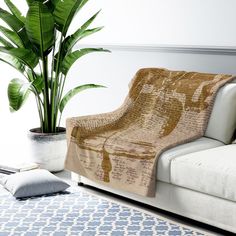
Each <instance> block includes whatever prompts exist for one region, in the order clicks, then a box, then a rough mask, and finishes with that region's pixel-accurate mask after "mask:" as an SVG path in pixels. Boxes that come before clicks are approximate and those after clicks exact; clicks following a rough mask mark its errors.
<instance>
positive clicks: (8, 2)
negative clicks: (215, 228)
mask: <svg viewBox="0 0 236 236" xmlns="http://www.w3.org/2000/svg"><path fill="white" fill-rule="evenodd" d="M4 1H5V3H6V5H7V6H8V8H9V9H10V11H11V13H12V14H13V15H14V16H15V17H16V18H17V19H18V20H20V21H21V22H23V23H24V22H25V17H24V16H23V15H22V13H21V12H20V10H19V9H18V8H17V7H16V6H15V5H14V4H13V3H12V1H11V0H4Z"/></svg>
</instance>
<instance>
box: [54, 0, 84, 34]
mask: <svg viewBox="0 0 236 236" xmlns="http://www.w3.org/2000/svg"><path fill="white" fill-rule="evenodd" d="M87 1H88V0H67V1H54V7H55V9H54V11H53V16H54V19H55V22H56V26H57V29H58V30H59V31H60V32H62V35H63V36H66V34H67V31H68V28H69V26H70V24H71V21H72V20H73V18H74V16H75V14H76V13H77V12H78V11H79V10H80V9H81V8H82V7H83V6H84V4H85V3H86V2H87Z"/></svg>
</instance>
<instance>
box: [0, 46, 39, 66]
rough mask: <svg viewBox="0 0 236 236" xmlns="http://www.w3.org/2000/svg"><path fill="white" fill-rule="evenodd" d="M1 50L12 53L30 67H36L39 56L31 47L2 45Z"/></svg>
mask: <svg viewBox="0 0 236 236" xmlns="http://www.w3.org/2000/svg"><path fill="white" fill-rule="evenodd" d="M0 52H2V53H5V54H8V55H11V56H12V57H15V58H16V59H17V60H19V61H21V62H22V63H23V64H24V65H27V66H28V67H30V68H32V69H33V68H34V67H36V65H37V64H38V62H39V58H38V57H37V56H36V54H34V53H33V52H32V51H31V50H30V49H25V48H5V47H0Z"/></svg>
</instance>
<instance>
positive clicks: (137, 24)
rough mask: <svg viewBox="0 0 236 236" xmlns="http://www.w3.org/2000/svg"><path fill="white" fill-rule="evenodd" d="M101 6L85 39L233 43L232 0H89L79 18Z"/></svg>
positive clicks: (234, 19)
mask: <svg viewBox="0 0 236 236" xmlns="http://www.w3.org/2000/svg"><path fill="white" fill-rule="evenodd" d="M100 8H101V9H102V12H101V14H100V16H99V17H98V19H97V21H96V24H95V25H104V26H105V28H104V30H103V31H102V32H101V33H98V34H97V35H96V36H94V37H90V39H86V40H85V41H86V43H88V42H90V43H99V44H102V43H105V44H113V43H114V44H180V45H183V44H184V45H213V46H215V45H219V46H232V45H236V27H235V22H236V14H235V9H236V1H235V0H204V1H203V0H202V1H201V0H92V1H89V2H88V4H87V6H85V8H84V9H83V10H82V11H81V15H82V16H81V18H88V16H89V15H91V12H95V11H96V10H97V9H100Z"/></svg>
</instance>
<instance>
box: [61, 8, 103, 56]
mask: <svg viewBox="0 0 236 236" xmlns="http://www.w3.org/2000/svg"><path fill="white" fill-rule="evenodd" d="M99 12H100V11H98V12H97V13H96V14H94V15H93V16H92V17H91V18H90V19H88V20H87V21H86V22H85V23H84V24H83V25H82V26H81V27H80V28H79V29H78V30H76V31H75V33H73V34H72V35H70V36H68V37H67V38H66V39H65V41H64V45H63V48H64V50H65V51H67V52H68V51H70V50H71V49H72V47H73V46H74V45H75V44H76V42H78V41H79V40H80V39H81V37H82V35H83V34H84V31H85V30H86V29H87V28H88V27H89V25H90V24H91V23H92V22H93V21H94V19H95V18H96V17H97V15H98V14H99ZM96 29H97V30H96V32H97V31H99V30H101V29H102V27H101V28H96ZM94 31H95V29H94ZM94 33H95V32H94Z"/></svg>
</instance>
